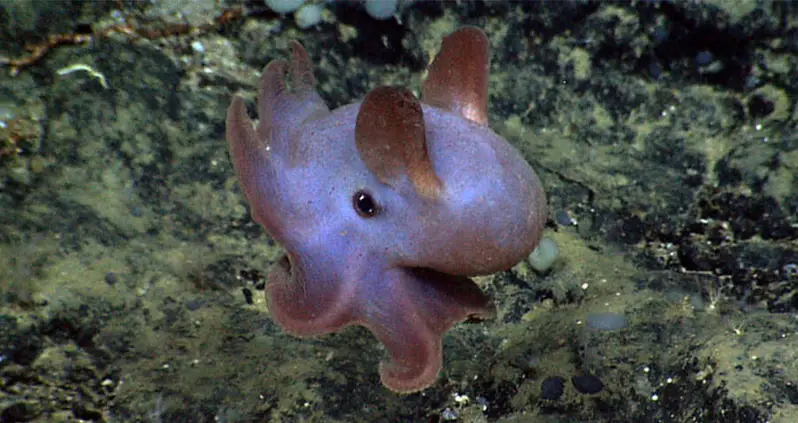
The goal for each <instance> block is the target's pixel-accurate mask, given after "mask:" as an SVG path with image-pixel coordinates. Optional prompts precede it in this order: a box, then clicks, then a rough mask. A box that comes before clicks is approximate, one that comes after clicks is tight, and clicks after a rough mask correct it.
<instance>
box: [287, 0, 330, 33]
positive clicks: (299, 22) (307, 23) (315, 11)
mask: <svg viewBox="0 0 798 423" xmlns="http://www.w3.org/2000/svg"><path fill="white" fill-rule="evenodd" d="M322 10H323V8H322V7H321V5H318V4H306V5H304V6H302V7H300V8H299V10H297V11H296V13H295V14H294V20H295V21H296V26H298V27H299V28H301V29H307V28H310V27H312V26H316V25H318V24H319V22H321V12H322Z"/></svg>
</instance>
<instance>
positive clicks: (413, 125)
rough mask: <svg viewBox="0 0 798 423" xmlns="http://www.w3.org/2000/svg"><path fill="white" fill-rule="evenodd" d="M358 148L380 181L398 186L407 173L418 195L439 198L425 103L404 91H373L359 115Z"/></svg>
mask: <svg viewBox="0 0 798 423" xmlns="http://www.w3.org/2000/svg"><path fill="white" fill-rule="evenodd" d="M355 145H356V146H357V150H358V152H359V153H360V158H361V159H362V160H363V162H364V163H365V164H366V166H367V167H368V168H369V170H371V171H372V172H373V173H374V174H375V175H376V176H377V179H379V180H380V182H382V183H384V184H387V185H391V186H394V185H395V183H396V181H397V180H398V179H400V178H401V176H402V175H403V174H406V175H407V177H408V178H409V179H410V181H411V182H412V183H413V186H414V187H415V190H416V192H418V193H419V194H420V195H422V196H424V197H427V198H435V197H437V196H438V194H439V191H440V189H441V181H440V179H439V178H438V176H437V175H436V174H435V169H434V168H433V167H432V162H431V161H430V157H429V152H428V151H427V138H426V131H425V128H424V112H423V111H422V110H421V103H419V101H418V99H416V97H415V96H414V95H413V93H411V92H410V91H407V90H405V89H403V88H397V87H377V88H375V89H373V90H371V91H370V92H369V93H368V94H367V95H366V98H364V99H363V103H361V105H360V111H359V112H358V114H357V122H356V124H355Z"/></svg>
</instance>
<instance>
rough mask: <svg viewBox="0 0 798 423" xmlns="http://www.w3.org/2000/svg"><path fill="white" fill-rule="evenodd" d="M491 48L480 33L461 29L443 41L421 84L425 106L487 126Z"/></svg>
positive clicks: (485, 37) (479, 30)
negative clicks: (453, 113)
mask: <svg viewBox="0 0 798 423" xmlns="http://www.w3.org/2000/svg"><path fill="white" fill-rule="evenodd" d="M489 71H490V44H489V42H488V37H487V36H486V35H485V33H484V32H482V30H481V29H479V28H476V27H464V28H460V29H458V30H457V31H455V32H453V33H452V34H450V35H449V36H447V37H445V38H444V39H443V42H442V43H441V51H440V52H439V53H438V55H437V56H436V57H435V60H433V61H432V64H431V65H430V67H429V74H428V75H427V79H426V81H424V96H423V99H424V102H425V103H427V104H430V105H432V106H436V107H440V108H442V109H447V110H451V111H453V112H456V113H459V114H460V115H462V116H463V117H464V118H466V119H468V120H471V121H473V122H476V123H479V124H481V125H487V124H488V73H489Z"/></svg>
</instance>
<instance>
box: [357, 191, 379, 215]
mask: <svg viewBox="0 0 798 423" xmlns="http://www.w3.org/2000/svg"><path fill="white" fill-rule="evenodd" d="M352 205H353V206H354V207H355V211H356V212H357V214H359V215H360V217H365V218H369V217H374V216H375V215H377V213H379V211H380V208H379V206H377V203H376V202H375V201H374V197H372V196H371V194H369V193H368V192H366V191H358V192H356V193H355V195H354V196H353V197H352Z"/></svg>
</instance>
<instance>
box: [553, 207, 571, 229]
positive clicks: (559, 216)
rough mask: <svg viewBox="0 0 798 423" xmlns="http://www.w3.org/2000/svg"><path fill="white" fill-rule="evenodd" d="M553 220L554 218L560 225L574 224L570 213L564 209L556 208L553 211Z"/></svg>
mask: <svg viewBox="0 0 798 423" xmlns="http://www.w3.org/2000/svg"><path fill="white" fill-rule="evenodd" d="M554 220H556V221H557V224H558V225H560V226H571V225H573V224H574V219H572V218H571V215H569V214H568V212H567V211H565V210H557V211H556V212H554Z"/></svg>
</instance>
